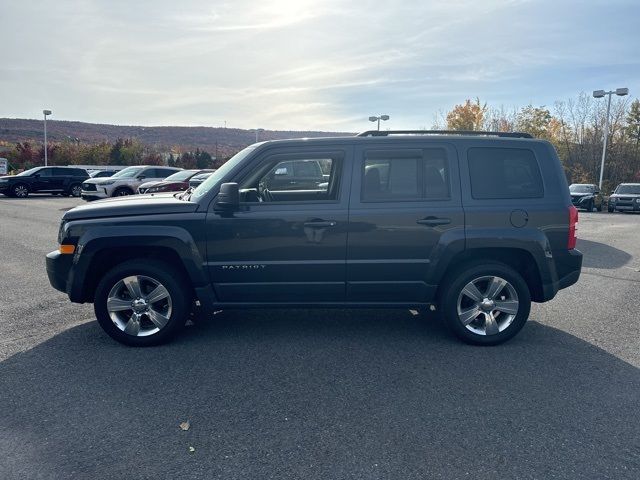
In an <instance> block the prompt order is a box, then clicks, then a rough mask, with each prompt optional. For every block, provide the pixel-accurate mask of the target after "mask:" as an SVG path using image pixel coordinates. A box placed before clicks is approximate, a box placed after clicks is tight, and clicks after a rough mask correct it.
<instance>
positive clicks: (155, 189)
mask: <svg viewBox="0 0 640 480" xmlns="http://www.w3.org/2000/svg"><path fill="white" fill-rule="evenodd" d="M206 172H213V170H207V169H203V170H181V171H179V172H176V173H174V174H173V175H169V176H168V177H167V178H165V179H164V180H161V181H159V182H157V181H152V182H145V183H143V184H142V185H140V186H139V187H138V193H162V192H183V191H185V190H186V189H187V188H189V180H191V178H193V177H194V176H195V175H198V174H201V173H206Z"/></svg>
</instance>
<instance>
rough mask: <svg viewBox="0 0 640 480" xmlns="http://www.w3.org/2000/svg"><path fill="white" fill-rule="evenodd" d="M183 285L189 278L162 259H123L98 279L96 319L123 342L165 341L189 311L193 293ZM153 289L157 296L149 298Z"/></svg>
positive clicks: (154, 343) (146, 342)
mask: <svg viewBox="0 0 640 480" xmlns="http://www.w3.org/2000/svg"><path fill="white" fill-rule="evenodd" d="M136 285H137V286H136ZM184 285H190V283H189V280H188V279H186V278H184V275H182V274H181V272H179V271H178V270H176V269H175V268H173V267H172V266H171V265H169V264H167V263H165V262H162V261H154V260H146V261H142V260H132V261H128V262H125V263H122V264H120V265H118V266H116V267H114V268H113V269H111V270H110V271H108V272H107V273H106V274H105V275H104V277H103V278H102V279H101V280H100V282H99V283H98V287H97V288H96V293H95V297H94V304H93V308H94V311H95V314H96V318H97V320H98V323H99V324H100V326H101V327H102V329H103V330H104V331H105V332H106V333H107V334H108V335H109V336H110V337H111V338H113V339H114V340H117V341H118V342H120V343H123V344H125V345H130V346H135V347H145V346H151V345H158V344H161V343H164V342H167V341H169V340H171V339H172V338H173V337H174V336H175V335H176V334H177V333H178V332H179V331H180V330H181V329H182V327H184V324H185V322H186V321H187V319H188V317H189V314H190V311H191V304H192V295H191V293H190V292H189V291H188V290H186V289H185V288H184V287H183V286H184ZM162 287H164V289H161V290H158V289H160V288H162ZM153 292H156V295H155V298H157V300H156V301H149V300H150V294H152V293H153ZM137 295H139V297H138V296H137Z"/></svg>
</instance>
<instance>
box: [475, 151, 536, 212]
mask: <svg viewBox="0 0 640 480" xmlns="http://www.w3.org/2000/svg"><path fill="white" fill-rule="evenodd" d="M467 159H468V163H469V176H470V179H471V195H472V197H473V198H475V199H482V200H485V199H517V198H540V197H542V196H543V194H544V190H543V185H542V176H541V175H540V167H539V166H538V162H537V160H536V157H535V155H534V154H533V152H532V151H531V150H529V149H524V148H495V147H494V148H491V147H479V148H470V149H469V151H468V153H467Z"/></svg>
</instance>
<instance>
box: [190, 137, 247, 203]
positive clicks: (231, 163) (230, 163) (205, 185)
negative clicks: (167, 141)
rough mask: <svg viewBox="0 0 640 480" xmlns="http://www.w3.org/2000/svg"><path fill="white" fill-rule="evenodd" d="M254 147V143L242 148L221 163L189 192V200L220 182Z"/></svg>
mask: <svg viewBox="0 0 640 480" xmlns="http://www.w3.org/2000/svg"><path fill="white" fill-rule="evenodd" d="M255 149H256V147H255V145H250V146H248V147H247V148H245V149H244V150H240V151H239V152H238V153H236V154H235V155H234V156H233V157H231V158H230V159H229V160H227V161H226V163H225V164H224V165H222V166H221V167H220V168H219V169H217V170H216V171H215V172H213V173H212V174H211V176H210V177H209V178H207V179H206V180H205V181H204V182H202V183H201V184H200V185H199V186H198V187H197V188H196V189H195V190H194V191H193V193H192V194H191V198H190V199H191V200H194V201H197V200H198V199H199V198H201V197H203V196H204V195H206V194H207V192H209V190H211V189H212V188H214V187H215V186H217V185H218V183H220V180H222V179H223V178H224V177H225V176H226V175H227V173H229V172H230V171H231V170H233V168H235V166H236V165H238V164H240V162H242V161H243V160H244V159H245V158H247V157H248V156H249V155H250V154H251V153H252V152H253V151H254V150H255Z"/></svg>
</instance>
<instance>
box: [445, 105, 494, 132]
mask: <svg viewBox="0 0 640 480" xmlns="http://www.w3.org/2000/svg"><path fill="white" fill-rule="evenodd" d="M486 112H487V104H486V103H485V104H484V105H482V104H481V103H480V99H479V98H476V101H475V102H472V101H471V100H469V99H467V100H466V101H465V102H464V104H462V105H456V106H455V107H453V110H451V111H450V112H449V113H448V114H447V129H448V130H482V127H483V125H484V116H485V114H486Z"/></svg>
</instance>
